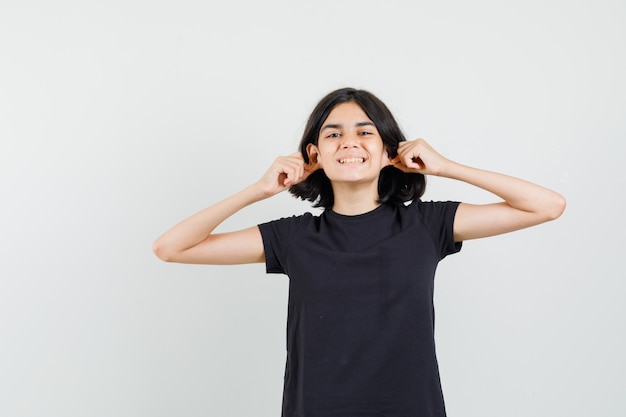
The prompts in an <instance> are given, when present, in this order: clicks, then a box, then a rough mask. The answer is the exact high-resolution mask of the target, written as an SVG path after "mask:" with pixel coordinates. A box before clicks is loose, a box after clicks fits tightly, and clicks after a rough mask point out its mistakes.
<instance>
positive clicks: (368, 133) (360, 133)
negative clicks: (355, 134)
mask: <svg viewBox="0 0 626 417" xmlns="http://www.w3.org/2000/svg"><path fill="white" fill-rule="evenodd" d="M359 135H361V136H367V135H373V133H372V132H368V131H363V132H359Z"/></svg>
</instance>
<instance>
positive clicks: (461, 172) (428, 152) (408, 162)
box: [392, 139, 565, 242]
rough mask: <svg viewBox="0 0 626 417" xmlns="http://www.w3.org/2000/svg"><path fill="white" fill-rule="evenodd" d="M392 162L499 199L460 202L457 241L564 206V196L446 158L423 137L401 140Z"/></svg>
mask: <svg viewBox="0 0 626 417" xmlns="http://www.w3.org/2000/svg"><path fill="white" fill-rule="evenodd" d="M392 162H393V164H394V166H396V167H397V168H400V169H402V170H403V171H405V172H420V173H422V174H427V175H437V176H440V177H446V178H451V179H455V180H459V181H464V182H466V183H468V184H471V185H474V186H476V187H480V188H482V189H484V190H486V191H489V192H491V193H493V194H495V195H497V196H498V197H500V198H501V199H502V200H503V201H502V202H499V203H493V204H484V205H473V204H467V203H461V204H460V205H459V208H458V209H457V212H456V215H455V218H454V239H455V241H457V242H460V241H463V240H469V239H477V238H481V237H488V236H494V235H498V234H502V233H507V232H512V231H514V230H519V229H523V228H526V227H530V226H534V225H537V224H540V223H543V222H546V221H549V220H554V219H556V218H558V217H559V216H560V215H561V214H562V213H563V210H565V199H564V198H563V197H562V196H561V195H560V194H558V193H556V192H554V191H551V190H548V189H547V188H544V187H541V186H539V185H537V184H533V183H531V182H528V181H525V180H522V179H519V178H515V177H511V176H508V175H503V174H498V173H496V172H490V171H485V170H482V169H477V168H472V167H468V166H465V165H461V164H459V163H457V162H454V161H451V160H449V159H446V158H444V157H443V156H441V155H440V154H439V153H437V152H436V151H435V150H434V149H433V148H432V147H431V146H430V145H429V144H428V143H426V141H424V140H423V139H418V140H416V141H412V142H403V143H401V144H400V146H399V148H398V156H397V157H396V158H394V159H393V161H392Z"/></svg>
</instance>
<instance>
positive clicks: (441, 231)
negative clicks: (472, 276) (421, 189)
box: [412, 200, 462, 260]
mask: <svg viewBox="0 0 626 417" xmlns="http://www.w3.org/2000/svg"><path fill="white" fill-rule="evenodd" d="M412 205H413V206H415V208H416V210H417V211H418V214H419V216H420V218H421V220H422V222H423V223H424V225H425V226H426V228H427V229H428V232H429V233H430V235H431V237H432V239H433V243H434V245H435V249H436V250H437V251H438V254H439V259H440V260H441V259H443V258H445V257H446V256H447V255H451V254H453V253H456V252H458V251H460V250H461V246H462V242H455V241H454V216H455V214H456V210H457V208H458V207H459V202H456V201H427V202H423V201H419V200H418V201H416V202H414V203H413V204H412Z"/></svg>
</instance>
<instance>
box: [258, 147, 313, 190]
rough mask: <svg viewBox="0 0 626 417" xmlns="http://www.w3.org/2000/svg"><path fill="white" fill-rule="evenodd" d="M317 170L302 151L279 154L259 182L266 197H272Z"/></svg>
mask: <svg viewBox="0 0 626 417" xmlns="http://www.w3.org/2000/svg"><path fill="white" fill-rule="evenodd" d="M315 170H316V167H315V166H313V165H310V164H306V163H305V162H304V158H302V154H301V153H300V152H296V153H293V154H291V155H288V156H279V157H278V158H276V160H274V163H272V165H271V166H270V167H269V169H268V170H267V171H266V172H265V174H263V176H262V177H261V179H259V181H258V182H257V184H258V186H259V187H260V188H261V192H262V193H263V194H264V195H265V196H266V197H271V196H273V195H275V194H278V193H280V192H281V191H284V190H286V189H287V188H289V187H291V186H292V185H294V184H298V183H299V182H302V181H304V180H306V179H307V177H308V176H309V175H310V174H311V173H313V172H314V171H315Z"/></svg>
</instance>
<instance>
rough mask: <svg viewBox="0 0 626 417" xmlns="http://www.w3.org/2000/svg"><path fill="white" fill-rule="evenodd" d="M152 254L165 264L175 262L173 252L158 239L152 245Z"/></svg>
mask: <svg viewBox="0 0 626 417" xmlns="http://www.w3.org/2000/svg"><path fill="white" fill-rule="evenodd" d="M152 252H154V254H155V255H156V256H157V258H159V259H160V260H162V261H165V262H174V256H173V253H172V252H171V251H168V250H167V246H166V245H164V244H163V242H161V241H160V239H157V240H155V241H154V243H153V244H152Z"/></svg>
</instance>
